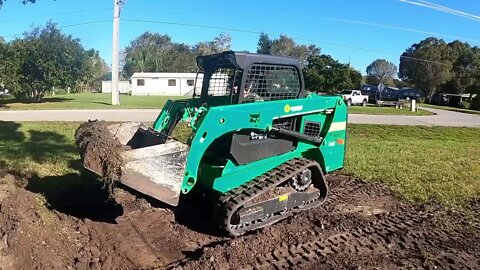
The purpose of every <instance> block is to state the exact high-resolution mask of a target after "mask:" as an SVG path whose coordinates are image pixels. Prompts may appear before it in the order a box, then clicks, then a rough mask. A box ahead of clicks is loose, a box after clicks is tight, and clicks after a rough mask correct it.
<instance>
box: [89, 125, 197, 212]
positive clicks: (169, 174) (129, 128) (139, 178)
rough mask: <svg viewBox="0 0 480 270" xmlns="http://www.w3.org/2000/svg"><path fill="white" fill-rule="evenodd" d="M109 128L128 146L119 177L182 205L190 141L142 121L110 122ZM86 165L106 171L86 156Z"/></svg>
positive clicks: (167, 200)
mask: <svg viewBox="0 0 480 270" xmlns="http://www.w3.org/2000/svg"><path fill="white" fill-rule="evenodd" d="M108 132H110V134H111V136H113V137H114V138H116V139H117V140H118V141H119V142H120V143H121V144H122V145H124V146H125V150H124V151H123V152H122V153H121V157H122V159H123V164H122V166H121V176H120V179H118V180H119V181H120V182H121V183H122V184H124V185H126V186H128V187H130V188H132V189H134V190H136V191H139V192H141V193H143V194H146V195H148V196H151V197H153V198H155V199H157V200H160V201H162V202H165V203H167V204H169V205H173V206H176V205H178V201H179V197H180V191H181V186H182V181H183V175H184V170H185V164H186V160H187V155H188V151H189V147H188V145H186V144H184V143H182V142H179V141H176V140H174V139H169V140H166V139H165V138H164V137H162V136H161V135H160V134H159V133H156V132H154V131H152V130H151V129H149V128H147V127H145V126H144V125H143V124H141V123H138V122H130V123H121V124H114V125H109V126H108ZM84 167H85V168H86V169H88V170H90V171H93V172H94V173H96V174H98V175H102V170H101V167H99V166H98V165H97V166H94V165H92V164H89V163H88V162H86V160H84Z"/></svg>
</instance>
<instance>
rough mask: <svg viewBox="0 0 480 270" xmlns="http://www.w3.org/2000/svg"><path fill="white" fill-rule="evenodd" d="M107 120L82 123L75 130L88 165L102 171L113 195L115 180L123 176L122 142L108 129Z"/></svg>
mask: <svg viewBox="0 0 480 270" xmlns="http://www.w3.org/2000/svg"><path fill="white" fill-rule="evenodd" d="M107 125H108V124H107V123H106V122H105V121H88V122H85V123H82V124H81V125H80V126H79V127H78V128H77V130H76V131H75V143H76V145H77V147H78V148H79V149H80V155H81V156H82V160H83V161H84V164H85V165H87V167H89V168H91V169H93V170H94V171H96V172H101V173H102V176H103V177H102V178H101V179H102V181H104V185H105V188H106V189H107V191H108V192H109V194H110V195H111V196H112V195H113V189H114V187H115V181H117V180H119V179H120V177H121V176H122V164H123V160H122V156H121V153H122V151H123V146H122V144H121V143H120V142H119V141H118V140H116V139H115V138H114V137H113V136H112V135H111V134H110V132H109V131H108V127H107Z"/></svg>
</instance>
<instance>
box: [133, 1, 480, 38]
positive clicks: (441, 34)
mask: <svg viewBox="0 0 480 270" xmlns="http://www.w3.org/2000/svg"><path fill="white" fill-rule="evenodd" d="M125 10H192V11H211V12H229V13H234V14H237V15H238V14H251V12H247V11H244V12H243V11H231V10H226V9H211V8H195V7H193V8H163V7H149V8H146V7H144V8H125ZM275 14H276V16H288V17H299V18H309V19H317V20H327V21H334V22H343V23H350V24H358V25H367V26H374V27H381V28H386V29H393V30H399V31H405V32H412V33H420V34H427V35H430V36H437V37H446V38H453V39H459V40H464V41H470V42H475V43H480V40H478V39H473V38H468V37H463V36H457V35H450V34H444V33H438V32H432V31H426V30H422V29H416V28H409V27H403V26H397V25H388V24H380V23H372V22H368V21H360V20H352V19H344V18H336V17H323V16H313V15H305V14H290V13H280V12H275Z"/></svg>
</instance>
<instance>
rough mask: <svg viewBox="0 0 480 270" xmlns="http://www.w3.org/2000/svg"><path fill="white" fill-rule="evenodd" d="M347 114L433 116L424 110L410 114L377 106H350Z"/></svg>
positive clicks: (407, 109)
mask: <svg viewBox="0 0 480 270" xmlns="http://www.w3.org/2000/svg"><path fill="white" fill-rule="evenodd" d="M348 113H353V114H376V115H417V116H424V115H433V113H431V112H429V111H425V110H418V111H416V112H412V111H410V110H409V108H403V109H402V110H400V109H396V108H395V107H377V106H366V107H363V106H350V107H348Z"/></svg>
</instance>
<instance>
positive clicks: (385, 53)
mask: <svg viewBox="0 0 480 270" xmlns="http://www.w3.org/2000/svg"><path fill="white" fill-rule="evenodd" d="M122 20H123V21H127V22H142V23H155V24H165V25H176V26H187V27H195V28H204V29H214V30H223V31H233V32H240V33H248V34H261V33H264V34H267V35H269V36H280V35H281V34H272V33H265V32H261V31H254V30H245V29H237V28H230V27H219V26H210V25H200V24H190V23H179V22H167V21H151V20H140V19H122ZM291 38H293V39H295V40H302V41H307V42H313V43H317V44H326V45H331V46H336V47H342V48H349V49H355V50H360V51H366V52H371V53H378V54H384V55H390V56H398V55H397V54H393V53H389V52H385V51H380V50H374V49H369V48H364V47H358V46H355V45H350V44H341V43H334V42H327V41H319V40H314V39H306V38H300V37H291ZM400 58H405V59H409V60H416V61H421V62H425V63H432V64H439V65H445V66H449V64H447V63H443V62H439V61H432V60H426V59H421V58H416V57H409V56H403V55H400ZM456 67H459V68H462V69H467V70H472V69H471V68H466V67H461V66H456Z"/></svg>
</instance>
